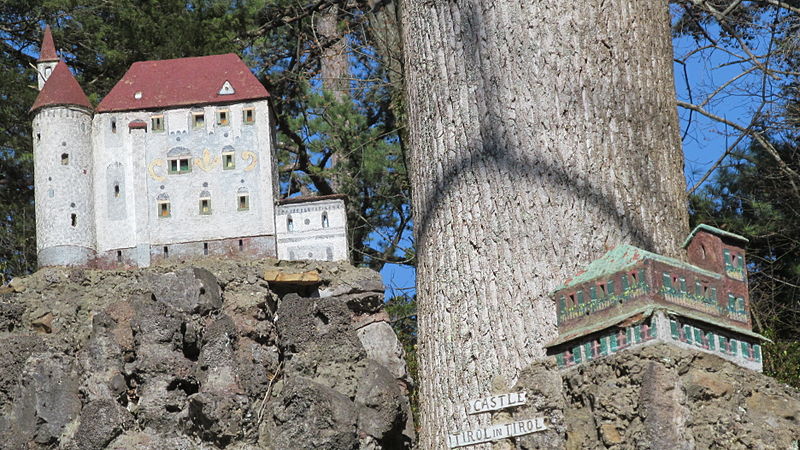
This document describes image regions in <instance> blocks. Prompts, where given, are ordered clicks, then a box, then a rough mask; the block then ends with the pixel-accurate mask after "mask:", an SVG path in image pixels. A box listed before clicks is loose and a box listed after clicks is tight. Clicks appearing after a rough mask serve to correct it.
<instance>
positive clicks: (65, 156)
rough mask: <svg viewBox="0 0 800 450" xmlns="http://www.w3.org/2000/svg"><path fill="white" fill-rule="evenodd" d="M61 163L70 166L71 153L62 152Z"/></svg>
mask: <svg viewBox="0 0 800 450" xmlns="http://www.w3.org/2000/svg"><path fill="white" fill-rule="evenodd" d="M61 165H62V166H68V165H69V153H62V154H61Z"/></svg>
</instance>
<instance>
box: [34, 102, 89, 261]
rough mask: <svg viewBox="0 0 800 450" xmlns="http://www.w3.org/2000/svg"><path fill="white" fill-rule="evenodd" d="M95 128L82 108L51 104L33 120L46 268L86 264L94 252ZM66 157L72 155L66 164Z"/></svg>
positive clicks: (40, 243) (39, 236) (39, 234)
mask: <svg viewBox="0 0 800 450" xmlns="http://www.w3.org/2000/svg"><path fill="white" fill-rule="evenodd" d="M90 132H91V115H90V113H89V112H88V111H87V110H84V109H82V108H77V107H66V106H62V107H47V108H43V109H41V110H39V112H38V113H37V114H36V116H35V117H34V119H33V158H34V185H35V202H36V203H35V209H36V247H37V251H38V254H39V265H40V266H45V265H71V264H85V263H86V261H87V259H88V258H89V257H91V255H92V254H93V253H94V250H95V222H94V202H93V197H92V185H93V178H92V176H93V172H92V146H91V139H90ZM62 155H67V159H66V161H63V162H66V164H64V163H62ZM73 215H74V217H75V219H74V224H73V219H72V217H73Z"/></svg>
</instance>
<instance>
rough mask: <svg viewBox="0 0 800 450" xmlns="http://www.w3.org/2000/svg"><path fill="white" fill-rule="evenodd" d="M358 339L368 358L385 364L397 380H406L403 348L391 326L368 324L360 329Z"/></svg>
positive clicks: (377, 323)
mask: <svg viewBox="0 0 800 450" xmlns="http://www.w3.org/2000/svg"><path fill="white" fill-rule="evenodd" d="M358 339H359V341H361V345H363V346H364V350H365V351H366V352H367V356H369V357H370V358H372V359H374V360H375V361H378V362H380V363H381V364H383V366H385V367H386V368H387V369H389V372H391V373H392V375H393V376H394V377H395V378H399V379H405V378H406V376H407V373H406V361H405V357H404V352H403V346H402V345H400V341H399V340H398V339H397V335H396V334H395V333H394V330H393V329H392V326H391V325H389V324H388V323H386V322H383V321H380V322H372V323H370V324H367V325H366V326H363V327H361V328H359V329H358Z"/></svg>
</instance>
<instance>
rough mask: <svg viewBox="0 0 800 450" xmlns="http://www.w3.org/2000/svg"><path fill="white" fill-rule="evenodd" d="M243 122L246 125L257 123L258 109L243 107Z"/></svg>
mask: <svg viewBox="0 0 800 450" xmlns="http://www.w3.org/2000/svg"><path fill="white" fill-rule="evenodd" d="M242 122H244V124H245V125H252V124H254V123H256V110H255V109H254V108H245V109H243V110H242Z"/></svg>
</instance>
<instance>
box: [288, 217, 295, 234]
mask: <svg viewBox="0 0 800 450" xmlns="http://www.w3.org/2000/svg"><path fill="white" fill-rule="evenodd" d="M286 231H290V232H291V231H294V220H292V216H289V217H287V218H286Z"/></svg>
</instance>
